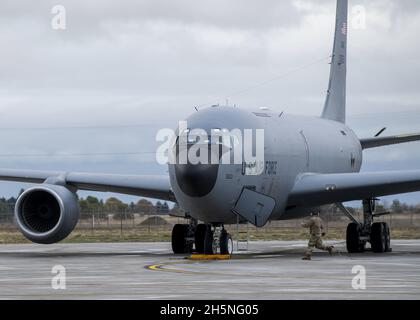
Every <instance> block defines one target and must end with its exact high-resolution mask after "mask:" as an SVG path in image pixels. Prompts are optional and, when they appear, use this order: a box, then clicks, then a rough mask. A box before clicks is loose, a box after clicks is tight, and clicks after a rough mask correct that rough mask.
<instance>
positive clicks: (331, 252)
mask: <svg viewBox="0 0 420 320" xmlns="http://www.w3.org/2000/svg"><path fill="white" fill-rule="evenodd" d="M333 249H334V246H330V247H327V251H328V253H329V254H330V256H332V254H333Z"/></svg>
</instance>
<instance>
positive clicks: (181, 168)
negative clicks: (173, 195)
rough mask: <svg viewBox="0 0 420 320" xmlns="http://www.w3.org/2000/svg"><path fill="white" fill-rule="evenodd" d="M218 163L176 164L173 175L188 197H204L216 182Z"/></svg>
mask: <svg viewBox="0 0 420 320" xmlns="http://www.w3.org/2000/svg"><path fill="white" fill-rule="evenodd" d="M218 171H219V165H217V164H197V165H192V164H178V165H176V166H175V175H176V180H177V182H178V186H179V187H180V189H181V190H182V192H184V193H185V194H186V195H188V196H190V197H204V196H205V195H207V194H209V193H210V191H211V190H212V189H213V187H214V185H215V184H216V180H217V173H218Z"/></svg>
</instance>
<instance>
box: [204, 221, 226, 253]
mask: <svg viewBox="0 0 420 320" xmlns="http://www.w3.org/2000/svg"><path fill="white" fill-rule="evenodd" d="M215 237H217V238H215ZM232 252H233V241H232V237H231V235H230V234H229V233H227V231H226V230H225V229H221V230H220V229H216V231H213V230H212V228H211V225H208V226H206V233H205V237H204V254H218V253H220V254H232Z"/></svg>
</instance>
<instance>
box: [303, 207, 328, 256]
mask: <svg viewBox="0 0 420 320" xmlns="http://www.w3.org/2000/svg"><path fill="white" fill-rule="evenodd" d="M302 227H304V228H309V234H310V238H309V243H308V250H307V251H306V254H305V256H304V257H303V258H302V260H311V257H312V251H313V250H314V249H315V248H317V249H320V250H324V251H328V252H329V253H330V254H332V250H333V248H334V247H332V246H325V245H324V244H323V242H322V237H323V236H325V233H324V226H323V225H322V220H321V218H320V217H319V211H314V212H313V213H312V214H311V218H310V219H309V220H308V221H307V222H305V223H302Z"/></svg>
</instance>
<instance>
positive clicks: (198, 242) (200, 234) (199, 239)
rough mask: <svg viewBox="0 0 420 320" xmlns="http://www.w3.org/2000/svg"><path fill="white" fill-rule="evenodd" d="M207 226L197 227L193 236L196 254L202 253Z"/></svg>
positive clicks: (200, 225)
mask: <svg viewBox="0 0 420 320" xmlns="http://www.w3.org/2000/svg"><path fill="white" fill-rule="evenodd" d="M206 231H207V226H206V225H205V224H199V225H197V228H196V230H195V235H194V242H195V251H196V252H197V253H200V254H203V253H204V241H205V237H206Z"/></svg>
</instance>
